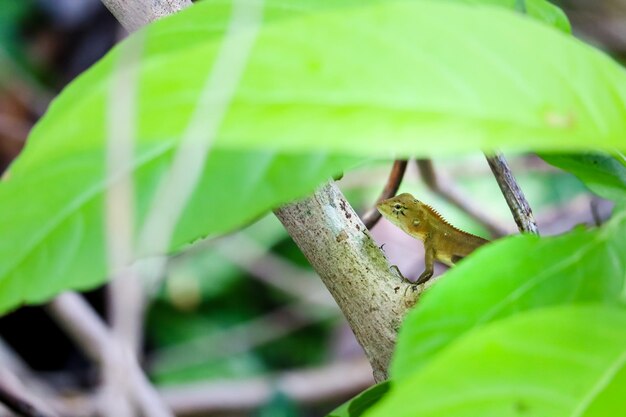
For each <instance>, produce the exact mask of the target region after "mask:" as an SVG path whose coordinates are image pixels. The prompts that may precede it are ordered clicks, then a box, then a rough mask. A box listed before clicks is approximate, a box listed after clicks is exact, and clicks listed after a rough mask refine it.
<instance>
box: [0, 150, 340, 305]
mask: <svg viewBox="0 0 626 417" xmlns="http://www.w3.org/2000/svg"><path fill="white" fill-rule="evenodd" d="M160 145H161V146H160V147H154V148H153V149H150V150H148V151H146V152H143V153H141V154H140V155H139V157H138V160H137V163H136V167H135V168H136V171H135V180H136V182H137V186H138V190H139V192H138V193H137V199H138V200H137V206H138V207H137V208H138V212H137V218H138V219H142V218H145V215H146V210H147V208H148V205H149V203H150V201H151V199H152V197H153V194H154V188H155V183H156V180H158V178H159V176H160V175H161V174H162V172H163V170H164V169H165V168H166V167H167V163H168V161H169V159H170V157H171V152H172V142H171V141H170V142H163V143H161V144H160ZM101 159H102V155H101V154H100V152H91V153H89V154H88V153H82V154H81V155H80V158H76V159H74V160H73V161H71V160H68V161H67V162H66V163H58V164H52V165H50V166H49V167H45V168H43V169H41V170H37V171H31V172H29V175H27V176H24V177H22V178H19V179H14V180H11V181H7V182H6V183H3V184H2V186H1V187H0V201H2V202H3V205H2V208H1V209H0V210H2V216H0V230H2V235H3V236H2V239H0V259H1V262H0V277H1V279H0V311H6V310H7V309H8V308H11V307H14V306H16V304H17V303H18V302H41V301H43V300H45V299H47V298H49V297H50V296H52V295H54V294H56V293H58V292H59V291H60V290H62V289H65V288H76V289H83V288H88V287H90V286H93V285H96V284H98V283H101V282H102V281H103V279H104V275H105V274H106V272H107V269H106V265H105V248H104V241H105V237H104V233H105V231H104V224H103V216H104V211H103V210H104V200H103V198H104V197H103V191H104V189H105V187H106V183H105V181H104V172H103V166H102V165H103V161H102V160H101ZM348 161H349V159H347V158H341V157H337V156H332V155H331V156H329V155H326V154H323V153H320V154H317V155H314V154H306V155H301V156H298V155H285V154H280V153H275V152H270V151H267V152H262V151H249V152H245V151H242V152H237V151H226V150H223V151H222V150H215V151H213V152H212V153H211V155H210V157H209V159H208V161H207V163H206V166H205V167H204V172H203V175H202V179H201V182H200V184H199V185H198V190H199V191H198V192H196V193H195V194H194V195H193V197H192V198H191V200H190V201H189V204H188V205H187V208H186V209H185V212H184V213H183V216H182V218H181V221H180V223H179V225H178V227H177V230H176V233H175V235H174V237H173V241H172V246H173V247H181V246H183V245H184V244H185V243H188V242H189V241H191V240H193V239H194V238H198V237H201V236H203V235H206V234H217V233H224V232H227V231H230V230H233V229H235V228H237V227H240V226H241V225H242V224H245V223H247V222H250V221H252V220H254V219H255V217H256V216H258V215H260V214H262V213H263V212H264V211H267V210H268V209H270V208H271V207H274V206H276V205H278V204H279V203H281V202H283V201H285V200H289V199H293V198H296V197H298V196H300V195H302V193H303V192H305V191H308V190H312V189H313V188H314V187H315V186H316V185H317V184H319V182H320V181H322V180H323V179H324V178H329V177H330V176H331V175H332V174H334V173H336V169H337V167H338V166H341V165H346V164H347V163H348ZM202 190H206V192H203V191H202Z"/></svg>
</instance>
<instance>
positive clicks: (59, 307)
mask: <svg viewBox="0 0 626 417" xmlns="http://www.w3.org/2000/svg"><path fill="white" fill-rule="evenodd" d="M46 310H47V312H48V313H49V314H50V316H51V317H52V318H53V319H54V320H55V321H56V322H57V324H58V325H59V326H60V327H61V328H63V329H64V330H65V331H66V333H67V334H68V335H69V336H70V337H71V338H72V339H73V340H74V342H75V343H76V344H77V345H78V346H79V347H80V348H81V349H82V350H83V352H84V353H85V354H86V355H87V356H88V357H90V358H91V359H92V360H94V361H95V362H97V363H100V364H101V366H110V367H113V368H114V369H115V370H116V372H119V374H120V375H125V377H126V378H127V380H128V389H129V390H130V391H131V392H130V393H131V395H132V397H133V398H134V400H135V401H136V403H137V405H138V407H139V408H140V409H141V410H142V412H143V414H144V415H145V416H146V417H173V415H172V413H171V412H170V411H169V410H168V408H167V407H166V406H165V405H164V404H163V402H162V401H161V398H160V397H159V395H158V393H157V392H156V390H155V389H154V387H153V386H152V385H150V382H149V381H148V379H147V378H146V376H145V375H144V373H143V371H142V370H141V368H140V367H139V364H138V363H137V360H136V358H135V356H134V355H133V354H132V352H130V351H129V349H128V348H127V347H126V346H124V345H121V344H120V343H119V342H118V341H117V340H116V338H115V337H114V336H113V335H112V334H111V332H110V331H109V329H107V327H106V325H105V324H104V322H103V321H102V320H101V319H100V317H98V315H97V314H96V313H95V312H94V311H93V309H92V308H91V307H90V306H89V304H87V302H85V300H84V299H83V298H82V297H81V296H80V295H78V294H76V293H64V294H61V295H59V296H58V297H56V298H55V299H54V300H52V301H51V302H50V303H49V304H47V305H46Z"/></svg>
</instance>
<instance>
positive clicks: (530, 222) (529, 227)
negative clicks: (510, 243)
mask: <svg viewBox="0 0 626 417" xmlns="http://www.w3.org/2000/svg"><path fill="white" fill-rule="evenodd" d="M485 157H486V158H487V162H488V163H489V167H490V168H491V171H492V172H493V175H494V176H495V178H496V181H497V182H498V186H500V190H502V194H503V195H504V199H505V200H506V203H507V204H508V205H509V208H510V209H511V213H512V214H513V218H514V219H515V223H517V227H518V229H519V231H520V232H523V233H532V234H535V235H538V234H539V230H538V229H537V223H535V218H534V217H533V212H532V210H531V208H530V204H528V201H527V200H526V197H525V196H524V193H523V192H522V189H521V188H520V187H519V185H518V184H517V181H516V180H515V177H513V173H512V172H511V168H509V164H508V163H507V162H506V159H504V156H503V155H502V154H501V153H499V152H497V153H495V154H494V155H487V154H485Z"/></svg>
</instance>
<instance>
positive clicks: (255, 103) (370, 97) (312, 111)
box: [0, 0, 626, 311]
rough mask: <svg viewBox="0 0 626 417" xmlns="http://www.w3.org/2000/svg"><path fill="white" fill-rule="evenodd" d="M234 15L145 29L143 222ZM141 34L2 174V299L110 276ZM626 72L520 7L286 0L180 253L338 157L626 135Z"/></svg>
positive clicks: (228, 125)
mask: <svg viewBox="0 0 626 417" xmlns="http://www.w3.org/2000/svg"><path fill="white" fill-rule="evenodd" d="M470 3H476V2H470ZM488 3H493V4H495V3H498V4H499V5H506V4H508V3H511V2H505V1H501V2H496V1H490V2H488ZM528 3H529V4H536V5H538V7H540V8H541V7H542V6H541V4H543V5H544V6H546V7H544V9H542V10H543V12H546V13H548V12H547V10H548V8H549V7H548V6H547V3H545V2H540V1H536V2H528ZM344 6H345V7H344ZM348 6H349V7H348ZM550 7H551V6H550ZM313 9H317V10H315V12H312V10H313ZM529 9H530V8H529ZM554 10H558V9H554ZM230 13H231V4H230V2H204V3H200V4H197V5H195V6H193V7H192V8H190V9H189V10H186V11H183V12H182V13H180V14H179V15H177V16H173V17H172V18H168V19H163V20H161V21H159V22H156V23H155V24H154V25H151V26H150V27H148V28H146V30H144V31H142V34H141V35H139V36H142V37H143V38H144V39H145V51H144V53H143V55H142V57H141V59H140V61H139V63H138V64H137V65H138V68H137V71H138V73H139V79H138V84H137V91H138V97H137V98H136V101H137V108H136V114H137V115H138V120H137V121H136V123H137V136H136V138H135V139H136V144H137V146H136V147H137V150H136V155H135V156H134V159H133V161H132V163H131V166H130V169H131V170H132V172H133V175H134V179H135V182H136V184H135V185H136V192H137V195H136V200H137V205H138V207H137V212H136V218H137V222H136V223H137V224H138V225H140V226H141V225H142V222H143V220H144V219H145V214H146V211H147V207H148V205H149V204H150V202H151V201H152V197H153V195H154V189H155V186H156V183H157V181H158V180H159V179H160V178H161V177H162V175H163V173H164V172H165V170H166V169H167V167H168V163H169V162H170V161H171V157H172V154H173V152H174V151H175V150H176V149H178V145H179V139H180V137H181V135H182V132H183V131H184V129H185V128H186V126H187V124H188V122H189V120H190V118H191V115H192V113H193V111H194V110H195V109H196V107H197V104H198V100H199V97H200V94H201V92H202V86H203V85H204V83H205V80H206V78H207V75H208V74H209V73H210V71H211V68H212V66H213V60H214V58H215V56H216V55H217V53H218V50H219V48H220V47H221V43H222V35H223V32H224V28H225V27H226V26H227V22H228V19H229V17H230ZM548 14H549V13H548ZM131 38H136V37H135V36H133V37H131ZM132 40H133V39H131V40H130V41H131V42H132ZM363 45H367V46H368V47H367V48H363ZM538 46H540V47H538ZM126 48H130V46H129V43H128V42H124V43H122V45H121V46H120V47H118V48H115V50H114V51H112V53H110V54H108V55H107V56H106V57H105V58H104V59H103V60H102V61H100V62H99V63H98V64H96V65H95V66H94V67H93V68H91V69H90V70H89V71H87V72H86V73H85V74H83V75H82V76H81V77H79V78H78V79H77V80H76V82H74V83H72V85H70V86H69V87H68V88H67V89H66V90H65V91H64V92H63V93H62V94H61V96H60V97H59V98H58V99H57V100H55V102H54V103H53V104H52V105H51V107H50V109H49V111H48V112H47V113H46V115H45V116H44V117H43V118H42V120H41V121H40V123H38V124H37V126H36V127H35V128H34V130H33V132H32V134H31V136H30V138H29V141H28V145H27V147H26V149H25V151H24V153H23V154H22V155H21V157H20V158H19V159H18V160H17V161H16V162H15V163H14V164H13V165H12V166H11V168H10V172H9V176H8V179H7V180H5V181H4V182H3V183H2V184H0V201H2V205H1V206H0V230H2V236H3V239H2V241H1V242H0V259H1V260H2V261H1V263H0V290H1V291H0V294H1V295H0V311H4V310H6V309H8V308H12V307H15V306H16V305H18V304H19V303H22V302H37V301H42V300H44V299H46V298H48V297H50V296H51V295H53V294H55V293H57V292H59V291H61V290H64V289H67V288H86V287H89V286H92V285H95V284H97V283H100V282H102V280H103V279H104V276H105V275H106V274H107V270H106V268H105V262H104V258H105V257H104V253H103V240H104V236H103V233H104V232H103V229H104V226H103V221H102V204H103V195H104V192H105V190H106V188H107V179H106V178H105V174H104V173H105V170H104V154H105V152H104V149H105V140H106V132H107V130H109V129H108V128H109V127H110V126H107V115H106V109H107V107H108V101H109V100H111V99H113V100H116V99H118V98H119V97H115V96H113V97H112V96H111V91H113V90H112V88H111V87H112V85H113V79H114V72H115V68H117V62H118V60H119V59H120V56H122V54H121V53H122V52H124V51H125V50H126ZM625 80H626V77H624V73H623V72H622V70H621V69H620V68H619V67H618V66H617V65H616V64H615V63H613V62H612V61H611V60H610V59H609V58H607V57H606V56H604V55H602V54H601V53H599V52H597V51H595V50H593V49H592V48H589V47H587V46H585V45H583V44H582V43H580V42H578V41H576V40H574V39H572V38H571V37H569V36H567V35H565V34H563V33H561V32H558V31H556V30H554V29H552V28H549V27H548V26H546V25H543V24H541V23H538V22H536V21H533V20H532V19H529V18H527V17H524V16H519V15H516V14H515V13H512V12H510V11H506V10H502V8H495V7H487V6H485V7H474V6H473V5H472V4H463V3H455V2H448V1H423V0H422V1H412V2H382V1H370V2H368V3H364V5H362V6H361V5H358V7H357V2H355V1H349V0H346V1H344V2H340V3H339V4H338V5H337V6H333V5H332V2H330V1H327V2H323V3H320V6H319V7H315V6H310V5H309V2H305V1H302V2H300V3H289V4H285V3H284V2H278V1H273V0H272V1H270V2H269V3H268V5H266V15H265V24H264V26H263V28H262V30H261V32H260V34H259V36H258V38H257V39H256V43H255V47H254V50H253V52H252V54H251V56H250V59H249V64H248V66H247V70H246V72H245V75H244V77H243V80H242V82H241V84H240V85H239V88H238V90H237V92H236V95H235V99H234V102H233V104H232V106H231V107H230V108H229V111H228V113H227V115H226V119H225V120H224V122H223V124H222V127H221V129H220V130H219V132H218V135H217V136H218V137H217V139H216V141H215V143H214V146H213V150H212V153H211V155H210V157H209V160H208V162H207V165H206V166H205V167H204V172H203V174H202V178H201V181H200V183H199V184H198V186H197V187H196V191H195V193H194V194H193V196H192V198H191V200H190V201H189V202H188V204H187V208H186V211H185V213H184V216H183V219H182V221H181V222H180V223H179V224H178V225H177V228H176V230H175V233H174V236H173V238H172V241H171V244H170V249H178V248H180V247H181V246H182V245H183V244H185V243H187V242H189V241H192V240H194V239H197V238H199V237H202V236H206V235H211V234H216V233H222V232H225V231H228V230H232V229H234V228H236V227H239V226H241V225H242V224H244V223H245V222H249V221H250V220H251V219H253V218H255V217H256V216H259V215H260V214H262V213H263V212H266V211H267V210H268V209H270V208H271V207H274V206H276V205H279V204H281V203H284V202H286V201H289V200H290V199H293V198H295V197H297V196H301V195H303V194H305V193H306V192H310V191H311V190H312V189H313V188H314V186H315V185H316V184H319V183H320V182H322V181H323V180H325V179H326V178H328V176H329V175H331V174H333V173H335V172H337V171H339V170H341V169H345V168H348V167H349V166H351V165H352V164H354V163H355V160H354V159H353V158H346V157H344V156H337V155H356V154H359V155H366V154H367V155H389V154H390V153H396V152H406V153H411V154H427V153H450V152H459V151H463V150H469V149H477V148H479V147H480V148H490V147H496V146H497V147H500V148H517V149H528V148H531V147H534V148H542V149H579V148H581V147H589V146H591V145H595V146H598V147H609V146H613V147H615V146H617V147H619V146H620V145H621V144H622V142H621V141H620V140H621V133H622V132H624V131H625V129H624V127H625V125H626V118H625V117H624V113H625V111H624V105H623V104H624V100H623V98H624V97H625V96H626V92H625V89H626V87H625V86H626V83H625V82H624V81H625ZM600 109H602V110H600ZM331 152H332V153H331ZM115 174H119V173H115Z"/></svg>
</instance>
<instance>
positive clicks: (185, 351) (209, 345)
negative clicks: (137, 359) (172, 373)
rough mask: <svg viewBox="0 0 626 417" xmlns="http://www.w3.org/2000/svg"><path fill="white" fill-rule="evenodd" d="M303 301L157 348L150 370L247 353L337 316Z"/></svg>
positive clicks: (151, 360) (198, 363)
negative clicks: (187, 340) (200, 335)
mask: <svg viewBox="0 0 626 417" xmlns="http://www.w3.org/2000/svg"><path fill="white" fill-rule="evenodd" d="M336 306H337V305H336V304H335V309H329V308H325V307H321V306H318V305H314V304H313V305H312V304H310V303H307V302H297V303H294V304H289V305H286V306H283V307H280V308H278V309H276V310H273V311H271V312H269V313H267V314H265V315H263V316H259V317H256V318H254V319H252V320H250V321H247V322H244V323H241V324H237V325H235V326H233V327H230V328H227V329H224V330H222V331H217V332H214V333H211V334H208V335H206V336H203V337H201V338H197V339H193V340H191V341H189V342H183V343H180V344H178V345H174V346H171V347H165V348H162V349H159V350H157V351H156V352H155V353H154V354H152V355H151V357H150V358H149V359H150V363H151V364H152V365H153V366H151V369H154V368H155V367H158V368H159V369H161V370H163V369H167V370H172V369H180V368H189V367H192V366H200V365H202V364H204V363H207V362H211V361H216V360H219V359H223V358H225V357H228V356H233V355H237V354H241V353H244V352H248V351H250V350H252V349H254V348H256V347H258V346H262V345H266V344H267V343H269V342H271V341H274V340H276V339H279V338H281V337H284V336H286V335H288V334H290V333H292V332H295V331H296V330H299V329H302V328H303V327H305V326H309V325H312V324H315V323H319V322H321V321H324V320H328V319H330V318H332V317H337V316H338V314H339V312H338V311H337V308H336Z"/></svg>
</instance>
